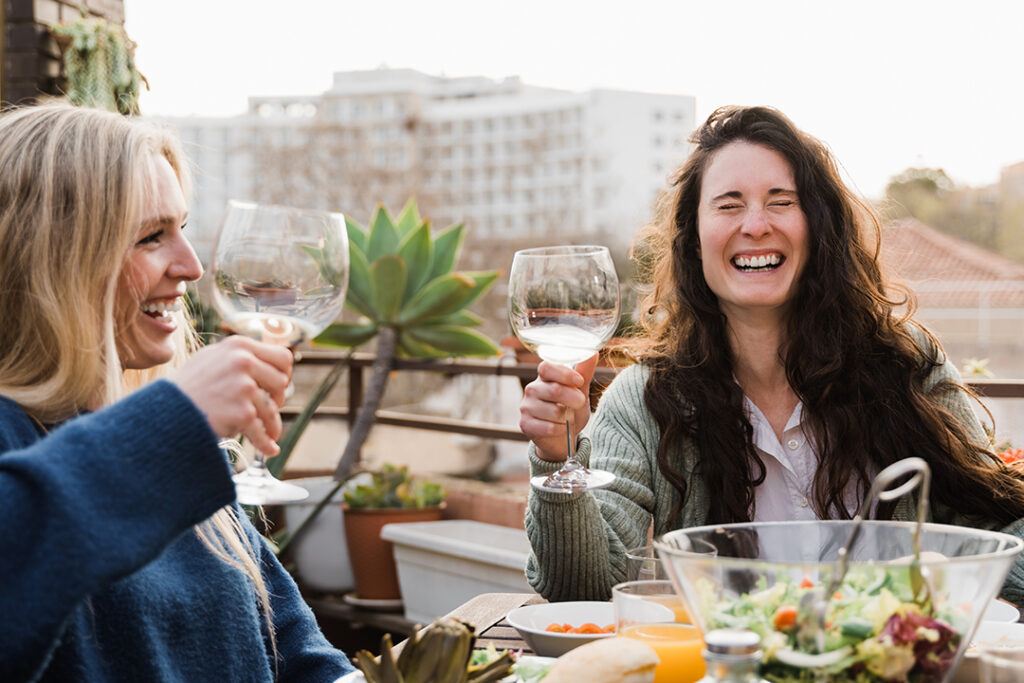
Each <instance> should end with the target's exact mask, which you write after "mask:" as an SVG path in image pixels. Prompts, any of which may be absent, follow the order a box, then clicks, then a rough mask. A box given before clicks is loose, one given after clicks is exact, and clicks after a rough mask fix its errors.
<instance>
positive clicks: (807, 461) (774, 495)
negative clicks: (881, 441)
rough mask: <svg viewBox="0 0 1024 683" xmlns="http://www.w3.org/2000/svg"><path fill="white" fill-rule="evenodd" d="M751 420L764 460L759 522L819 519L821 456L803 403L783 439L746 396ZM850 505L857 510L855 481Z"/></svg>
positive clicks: (848, 496) (757, 495)
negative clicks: (816, 492)
mask: <svg viewBox="0 0 1024 683" xmlns="http://www.w3.org/2000/svg"><path fill="white" fill-rule="evenodd" d="M743 405H744V408H745V409H746V411H747V419H749V420H750V424H751V426H752V427H753V428H754V448H756V449H757V452H758V454H759V455H760V456H761V460H762V461H763V462H764V467H765V478H764V482H763V483H762V484H761V485H760V486H758V487H757V489H756V490H755V491H754V500H755V505H756V507H755V511H754V520H753V521H755V522H781V521H814V520H816V519H818V516H817V514H816V513H815V512H814V508H813V506H812V505H811V496H812V491H813V482H814V473H815V472H816V471H817V469H818V457H817V455H816V454H815V451H814V444H813V443H812V440H811V439H810V438H808V437H807V435H805V434H804V431H803V427H802V424H801V423H802V420H803V404H802V403H797V405H796V408H794V409H793V414H792V415H790V416H789V420H788V421H787V422H786V427H785V429H783V431H782V439H781V440H780V439H779V438H778V437H777V436H776V435H775V430H774V429H772V426H771V424H770V423H769V422H768V418H766V417H765V416H764V413H762V412H761V410H760V409H759V408H758V407H757V406H756V405H754V402H753V401H751V400H750V399H749V398H747V397H745V396H744V397H743ZM845 502H846V507H847V509H848V510H850V512H851V514H852V513H854V512H856V511H857V503H858V498H857V491H856V485H855V484H851V485H850V486H849V487H848V488H847V490H846V495H845Z"/></svg>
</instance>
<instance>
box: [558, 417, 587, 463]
mask: <svg viewBox="0 0 1024 683" xmlns="http://www.w3.org/2000/svg"><path fill="white" fill-rule="evenodd" d="M575 425H576V418H575V417H574V415H573V412H572V408H570V407H569V406H566V407H565V445H566V448H567V450H566V454H567V455H566V458H565V465H564V466H563V467H562V471H563V472H564V471H566V470H578V469H580V468H582V465H581V464H580V461H579V460H577V459H576V436H575V434H573V432H574V431H575V429H574V427H575Z"/></svg>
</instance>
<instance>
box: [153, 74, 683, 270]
mask: <svg viewBox="0 0 1024 683" xmlns="http://www.w3.org/2000/svg"><path fill="white" fill-rule="evenodd" d="M694 109H695V101H694V98H693V97H692V96H688V95H659V94H647V93H638V92H624V91H612V90H592V91H588V92H582V93H575V92H568V91H563V90H554V89H548V88H538V87H533V86H529V85H526V84H523V83H522V82H520V81H519V79H518V78H506V79H504V80H502V81H494V80H491V79H487V78H483V77H466V78H446V77H442V76H431V75H428V74H424V73H421V72H418V71H414V70H410V69H385V68H382V69H377V70H373V71H353V72H339V73H336V74H335V75H334V84H333V87H332V88H331V89H330V90H328V91H326V92H324V93H323V94H321V95H312V96H303V97H253V98H250V100H249V110H248V111H247V112H246V113H245V114H243V115H240V116H236V117H230V118H196V117H182V118H165V119H161V120H162V121H163V122H166V123H169V124H171V125H172V126H174V127H175V128H176V129H177V130H178V131H179V133H180V135H181V137H182V139H183V142H184V143H185V147H186V152H187V153H188V155H189V157H190V159H191V160H192V162H193V164H194V166H195V192H194V198H193V202H192V219H191V220H190V223H191V225H193V226H194V227H193V231H192V232H191V236H192V237H193V239H194V241H195V242H196V245H197V248H198V250H199V251H200V256H201V257H203V258H204V260H205V258H206V256H207V255H208V254H209V251H210V248H211V246H212V241H213V239H214V237H215V232H216V228H217V226H218V224H219V222H220V220H221V217H222V215H223V212H224V207H225V203H226V202H227V200H228V199H242V200H249V201H262V202H275V203H286V204H291V205H296V206H305V207H310V208H330V209H333V210H340V211H342V212H345V213H347V214H349V215H351V216H352V217H354V218H355V219H356V220H358V221H359V222H361V223H365V222H366V221H367V220H368V219H369V217H370V214H371V212H372V210H373V208H374V207H375V206H376V205H377V204H378V203H381V202H382V203H384V204H385V205H387V206H388V207H391V208H393V209H394V210H395V211H397V210H399V209H400V208H401V206H402V205H403V204H404V203H405V201H406V200H407V199H408V198H409V197H410V196H413V195H415V196H416V198H417V201H418V202H419V206H420V210H421V213H422V214H423V215H424V216H427V217H429V218H431V219H432V220H433V222H434V224H435V225H437V226H444V225H448V224H449V223H453V222H458V221H464V222H465V223H466V227H467V231H468V235H467V236H468V237H471V238H477V239H482V240H487V241H490V240H504V239H526V240H530V241H531V242H535V243H536V244H543V243H552V242H556V241H559V237H560V236H566V235H571V236H577V237H583V236H587V235H600V236H602V237H604V238H605V239H607V238H608V237H609V236H612V237H614V236H619V237H621V238H622V240H623V242H625V241H628V238H629V236H631V235H632V234H633V233H634V232H635V230H636V229H637V228H638V227H639V226H641V225H643V224H644V223H645V222H646V221H647V220H648V219H649V218H650V215H651V209H652V205H653V202H654V200H655V199H656V197H657V195H658V193H659V192H660V191H662V190H664V189H665V188H666V187H667V185H668V175H669V174H670V172H671V171H672V170H673V169H674V168H675V167H677V166H678V165H679V164H680V163H681V162H682V160H683V159H684V158H685V156H686V154H687V153H688V151H689V144H688V141H687V138H688V137H689V135H690V133H691V131H692V130H693V128H694V126H695V120H694Z"/></svg>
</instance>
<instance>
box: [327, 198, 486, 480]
mask: <svg viewBox="0 0 1024 683" xmlns="http://www.w3.org/2000/svg"><path fill="white" fill-rule="evenodd" d="M346 223H347V227H348V240H349V257H350V271H349V285H348V294H347V295H346V297H345V305H346V306H347V307H348V308H349V309H351V310H352V311H354V312H355V313H357V314H358V315H359V316H360V319H359V320H357V321H355V322H341V323H335V324H332V325H331V326H330V327H328V328H327V329H326V330H325V331H324V332H323V333H321V334H320V336H318V337H317V338H316V342H317V343H318V344H325V345H329V346H344V347H355V346H359V345H360V344H363V343H365V342H367V341H369V340H371V339H376V340H377V354H376V359H375V361H374V364H373V370H372V374H371V377H370V382H369V383H368V385H367V389H366V393H365V395H364V397H363V404H362V406H360V408H359V415H358V417H357V418H356V422H355V424H354V425H353V427H352V433H351V435H350V436H349V440H348V443H347V444H346V446H345V450H344V452H343V453H342V456H341V458H340V460H339V462H338V466H337V469H336V471H335V475H334V476H335V479H338V480H341V479H343V478H345V477H346V476H347V475H348V473H349V471H350V470H351V469H352V467H353V466H354V465H355V464H356V463H357V462H358V458H359V454H360V451H361V450H362V445H363V443H364V442H365V441H366V438H367V436H368V435H369V431H370V428H371V427H372V426H373V423H374V420H375V417H376V412H377V408H378V407H379V406H380V402H381V399H382V398H383V395H384V389H385V388H386V385H387V381H388V376H389V374H390V371H391V368H392V365H393V363H394V359H395V357H396V356H409V357H417V358H442V357H446V356H493V355H496V354H497V353H498V347H497V346H496V345H495V343H494V342H493V341H491V340H490V339H488V338H487V337H486V336H484V335H483V334H481V333H480V332H479V331H477V330H475V329H473V328H475V327H477V326H479V325H480V324H481V322H482V321H481V319H480V318H479V317H478V316H476V315H475V314H473V313H471V312H469V311H468V310H466V309H467V306H469V305H470V304H471V303H472V302H474V301H476V300H477V298H479V297H480V295H482V294H483V293H484V292H485V291H487V289H488V288H489V287H490V286H491V285H492V284H493V283H494V281H495V279H496V278H497V277H498V272H497V271H494V270H488V271H453V270H452V268H453V267H454V266H455V262H456V259H457V257H458V252H459V248H460V247H461V246H462V239H463V226H462V224H461V223H458V224H456V225H452V226H450V227H448V228H445V229H444V230H441V231H440V232H438V233H437V234H436V235H435V234H432V232H431V226H430V221H428V220H424V219H422V218H421V217H420V215H419V210H418V208H417V206H416V202H415V200H409V202H408V203H407V204H406V205H405V208H403V209H402V212H401V213H400V214H399V216H398V218H397V220H396V219H393V218H392V216H391V214H390V213H389V212H388V210H387V209H386V208H385V207H383V206H379V207H378V208H377V210H376V212H375V213H374V215H373V218H372V219H371V221H370V224H369V227H368V228H364V227H363V226H362V225H360V224H359V223H357V222H355V221H353V220H352V219H350V218H347V217H346Z"/></svg>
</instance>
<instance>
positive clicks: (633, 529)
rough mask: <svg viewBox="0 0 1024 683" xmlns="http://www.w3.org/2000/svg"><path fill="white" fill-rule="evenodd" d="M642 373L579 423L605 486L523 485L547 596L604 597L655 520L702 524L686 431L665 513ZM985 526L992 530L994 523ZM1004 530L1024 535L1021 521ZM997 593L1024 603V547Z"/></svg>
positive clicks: (954, 406) (584, 451)
mask: <svg viewBox="0 0 1024 683" xmlns="http://www.w3.org/2000/svg"><path fill="white" fill-rule="evenodd" d="M648 374H649V371H648V369H647V368H646V367H645V366H642V365H636V366H632V367H629V368H627V369H625V370H623V371H622V372H621V373H619V375H618V377H616V379H615V381H614V382H612V384H611V385H610V386H609V387H608V389H607V390H606V391H605V393H604V395H603V397H602V398H601V401H600V404H599V405H598V408H597V411H596V412H595V413H594V415H593V417H592V419H591V421H590V424H589V425H588V426H587V429H586V430H585V431H586V432H588V433H589V437H588V436H585V435H584V436H581V437H580V439H579V446H578V455H579V457H580V460H581V461H582V462H583V463H584V464H585V465H587V466H592V467H594V468H597V469H602V470H607V471H609V472H612V473H613V474H615V481H614V482H613V483H612V484H611V485H610V486H609V487H608V488H606V489H602V490H598V491H591V492H583V493H574V494H563V493H546V492H543V491H537V490H536V489H533V490H531V491H530V497H529V503H528V506H527V510H526V532H527V535H528V537H529V540H530V545H531V547H532V550H533V551H532V552H531V554H530V557H529V560H528V562H527V568H526V576H527V580H528V581H529V583H530V585H531V586H533V588H534V589H535V590H536V591H537V592H538V593H540V594H541V595H542V596H544V597H545V598H547V599H548V600H551V601H559V600H607V599H609V598H610V596H611V589H612V586H614V585H615V584H617V583H620V582H622V581H625V580H626V562H625V551H626V550H627V549H629V548H634V547H638V546H642V545H645V544H646V542H647V532H648V529H650V528H651V524H652V522H653V532H654V536H655V537H657V536H659V535H661V534H663V533H666V532H668V531H672V530H674V529H680V528H686V527H692V526H700V525H703V524H706V523H707V515H708V507H709V501H708V492H707V489H706V487H705V486H704V482H703V480H702V479H701V478H700V477H699V476H696V475H695V474H694V472H695V471H696V467H697V462H698V460H699V458H700V453H699V452H698V450H697V445H696V443H695V442H694V441H693V440H692V439H689V438H683V439H681V440H680V442H679V443H678V444H676V445H675V447H674V449H673V450H674V452H673V454H672V457H673V460H674V461H675V462H677V463H680V467H681V473H682V474H683V475H684V476H685V478H686V482H687V490H688V492H689V496H688V500H687V503H686V505H685V506H683V508H682V511H681V512H680V514H679V515H678V516H677V517H675V518H674V519H673V518H670V514H671V511H672V509H673V507H674V506H675V504H676V501H677V500H678V495H679V494H678V492H677V491H676V490H675V489H674V488H673V487H672V485H671V484H669V482H668V481H666V480H665V478H664V477H663V476H662V475H661V472H660V471H659V470H658V464H657V452H658V442H659V440H660V430H659V429H658V425H657V422H656V421H655V420H654V418H653V416H652V415H651V414H650V412H648V410H647V409H646V404H645V403H644V396H643V394H644V386H645V384H646V382H647V377H648ZM944 379H953V380H955V381H958V382H959V381H960V375H959V373H958V372H957V370H956V368H955V367H954V366H953V365H952V364H950V363H949V362H948V361H947V362H946V363H945V364H944V365H942V366H940V367H938V368H936V369H935V370H934V371H933V373H932V375H931V377H930V378H929V382H928V386H929V387H930V386H934V385H935V384H936V383H938V382H940V381H942V380H944ZM945 407H946V408H948V409H949V410H950V411H951V412H952V413H953V414H954V415H957V416H958V417H959V418H960V419H961V420H962V421H963V423H964V424H965V425H967V426H968V428H969V430H970V431H971V433H972V434H973V435H974V436H975V438H976V439H977V440H978V442H979V443H987V437H986V436H985V433H984V430H983V429H982V427H981V423H980V421H979V420H978V417H977V416H976V415H975V413H974V411H973V409H972V407H971V405H970V403H969V400H968V398H967V397H966V396H965V395H964V394H963V392H946V399H945ZM529 459H530V471H531V476H538V475H544V474H549V473H551V472H553V471H555V470H556V469H558V467H559V463H554V462H549V461H546V460H541V459H540V458H538V457H537V454H536V452H535V449H534V446H533V444H532V443H531V444H530V446H529ZM915 505H916V503H915V501H914V500H913V499H912V497H905V498H903V499H901V500H900V501H899V502H898V504H897V507H896V510H895V512H894V514H893V518H894V519H896V520H902V521H911V520H914V519H916V507H915ZM929 521H934V522H940V523H947V524H960V525H962V526H979V525H978V523H977V522H976V521H968V520H966V519H963V518H960V517H959V516H958V515H955V514H953V513H952V512H951V511H949V510H946V509H943V508H941V507H940V506H932V511H931V519H930V520H929ZM982 526H984V528H988V529H994V528H997V526H998V525H997V524H996V523H995V522H993V523H992V524H990V525H982ZM1001 531H1004V532H1006V533H1009V534H1012V535H1014V536H1018V537H1020V538H1024V520H1018V521H1016V522H1014V523H1013V524H1011V525H1009V526H1008V527H1005V528H1003V529H1001ZM1000 597H1003V598H1005V599H1007V600H1009V601H1010V602H1013V603H1015V604H1022V603H1024V554H1022V556H1020V557H1018V558H1017V561H1016V562H1015V564H1014V566H1013V567H1012V568H1011V570H1010V574H1009V576H1008V577H1007V579H1006V582H1005V583H1004V585H1003V588H1002V591H1001V593H1000Z"/></svg>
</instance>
